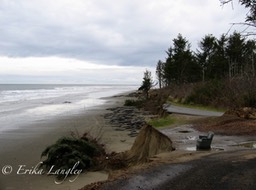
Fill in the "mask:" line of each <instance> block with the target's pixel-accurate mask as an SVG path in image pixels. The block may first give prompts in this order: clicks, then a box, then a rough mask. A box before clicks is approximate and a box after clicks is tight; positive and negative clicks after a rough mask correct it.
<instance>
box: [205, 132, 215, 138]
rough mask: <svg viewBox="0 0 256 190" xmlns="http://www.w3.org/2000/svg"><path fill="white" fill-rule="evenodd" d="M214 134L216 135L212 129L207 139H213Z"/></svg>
mask: <svg viewBox="0 0 256 190" xmlns="http://www.w3.org/2000/svg"><path fill="white" fill-rule="evenodd" d="M213 136H214V132H212V131H210V132H209V133H208V136H207V139H211V140H212V138H213Z"/></svg>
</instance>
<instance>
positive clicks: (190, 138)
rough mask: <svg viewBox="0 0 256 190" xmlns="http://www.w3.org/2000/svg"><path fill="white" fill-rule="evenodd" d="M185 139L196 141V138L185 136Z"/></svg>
mask: <svg viewBox="0 0 256 190" xmlns="http://www.w3.org/2000/svg"><path fill="white" fill-rule="evenodd" d="M186 138H187V139H188V140H191V141H193V140H196V136H187V137H186Z"/></svg>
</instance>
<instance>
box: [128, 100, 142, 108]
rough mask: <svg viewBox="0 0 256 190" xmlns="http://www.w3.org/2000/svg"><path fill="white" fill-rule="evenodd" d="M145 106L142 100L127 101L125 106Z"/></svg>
mask: <svg viewBox="0 0 256 190" xmlns="http://www.w3.org/2000/svg"><path fill="white" fill-rule="evenodd" d="M142 105H143V101H142V100H125V102H124V106H135V107H137V108H141V107H142Z"/></svg>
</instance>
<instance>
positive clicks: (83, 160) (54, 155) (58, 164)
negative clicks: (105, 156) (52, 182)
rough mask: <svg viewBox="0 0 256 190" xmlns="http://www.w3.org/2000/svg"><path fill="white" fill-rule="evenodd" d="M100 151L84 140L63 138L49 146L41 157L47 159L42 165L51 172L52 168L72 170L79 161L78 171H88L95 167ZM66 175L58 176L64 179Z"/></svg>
mask: <svg viewBox="0 0 256 190" xmlns="http://www.w3.org/2000/svg"><path fill="white" fill-rule="evenodd" d="M99 154H100V153H99V150H97V148H96V146H95V145H93V144H92V143H91V142H89V141H86V140H84V139H77V138H72V137H63V138H61V139H59V140H57V142H56V143H55V144H53V145H51V146H48V147H47V148H46V149H45V150H44V151H43V152H42V154H41V157H44V156H45V157H47V158H46V159H45V160H44V161H43V164H42V167H45V168H46V169H47V170H49V169H50V168H51V167H52V166H54V168H55V169H61V170H62V169H65V170H67V169H72V168H73V166H74V165H75V164H76V163H77V162H78V161H79V165H77V167H76V169H82V170H84V169H88V168H90V167H92V166H94V164H95V163H94V159H93V158H94V157H95V156H98V155H99ZM64 177H65V174H64V175H61V174H60V175H57V178H58V179H62V178H64Z"/></svg>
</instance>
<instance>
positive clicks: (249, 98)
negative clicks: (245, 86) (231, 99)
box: [244, 92, 256, 107]
mask: <svg viewBox="0 0 256 190" xmlns="http://www.w3.org/2000/svg"><path fill="white" fill-rule="evenodd" d="M244 105H245V106H246V107H256V93H252V92H249V93H248V94H246V95H244Z"/></svg>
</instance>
